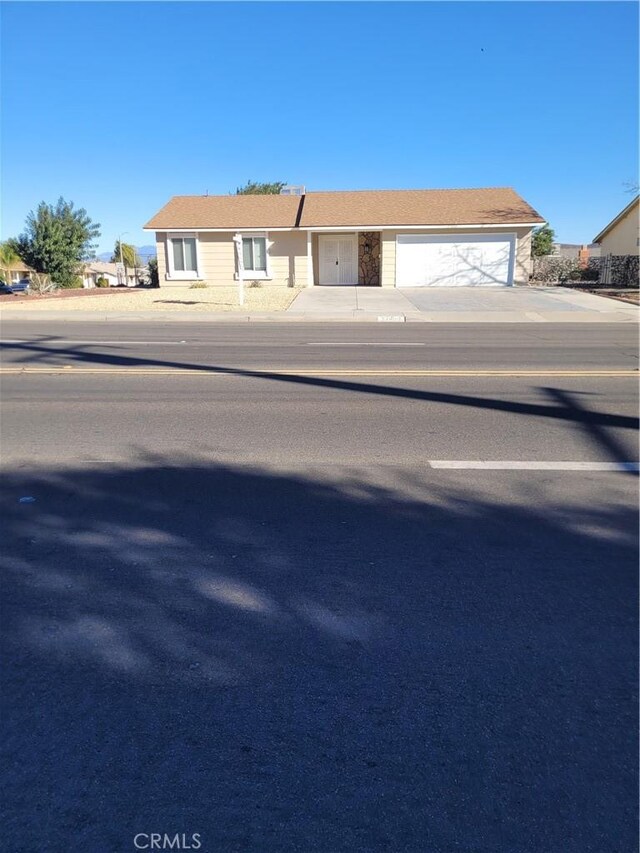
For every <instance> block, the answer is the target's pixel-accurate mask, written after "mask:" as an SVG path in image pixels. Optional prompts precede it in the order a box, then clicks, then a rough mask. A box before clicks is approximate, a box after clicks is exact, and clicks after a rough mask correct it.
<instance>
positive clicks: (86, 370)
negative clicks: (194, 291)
mask: <svg viewBox="0 0 640 853" xmlns="http://www.w3.org/2000/svg"><path fill="white" fill-rule="evenodd" d="M18 374H20V375H53V374H64V375H67V376H68V375H76V376H78V375H80V376H85V375H91V376H96V375H99V374H104V375H122V376H125V375H127V376H130V375H135V376H221V377H234V376H235V377H238V376H240V377H249V378H251V377H252V376H256V377H260V376H399V377H429V376H451V377H455V376H460V377H465V376H466V377H476V376H497V377H519V376H525V377H526V376H534V377H535V376H539V377H544V376H559V377H572V376H573V377H584V378H588V377H636V378H638V377H639V376H640V374H639V373H638V371H637V370H636V369H623V370H545V369H539V370H411V369H407V370H401V369H400V370H393V369H383V368H369V369H366V368H351V369H350V368H335V369H334V368H322V367H318V368H308V367H304V368H299V369H296V368H292V367H290V368H287V369H286V370H283V369H282V368H272V369H269V368H250V367H247V368H243V367H230V368H224V367H211V368H210V367H202V368H200V369H193V368H191V367H189V368H184V369H182V368H180V367H171V368H166V367H74V366H72V365H68V364H65V365H60V366H59V367H0V376H2V375H5V376H6V375H18Z"/></svg>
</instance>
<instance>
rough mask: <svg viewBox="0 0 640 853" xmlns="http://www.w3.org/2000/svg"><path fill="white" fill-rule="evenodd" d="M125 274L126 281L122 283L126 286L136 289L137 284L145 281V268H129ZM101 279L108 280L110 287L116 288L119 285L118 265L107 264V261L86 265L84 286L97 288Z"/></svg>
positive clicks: (83, 277)
mask: <svg viewBox="0 0 640 853" xmlns="http://www.w3.org/2000/svg"><path fill="white" fill-rule="evenodd" d="M125 272H126V276H125V277H124V279H125V280H124V281H123V282H122V283H123V284H126V285H127V287H135V286H136V285H137V284H140V283H141V282H142V281H143V279H144V275H143V273H144V269H143V267H138V268H137V269H135V270H134V269H133V268H131V267H127V268H126V269H125ZM99 278H106V279H107V281H108V282H109V286H110V287H115V286H116V285H117V284H118V274H117V272H116V265H115V264H109V263H106V262H105V261H90V262H89V263H87V264H85V266H84V270H83V272H82V284H83V286H84V287H96V281H97V280H98V279H99Z"/></svg>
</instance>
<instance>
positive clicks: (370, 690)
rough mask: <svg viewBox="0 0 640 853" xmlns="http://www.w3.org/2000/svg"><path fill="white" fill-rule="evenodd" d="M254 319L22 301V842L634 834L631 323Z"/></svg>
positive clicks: (420, 847) (536, 842) (10, 766)
mask: <svg viewBox="0 0 640 853" xmlns="http://www.w3.org/2000/svg"><path fill="white" fill-rule="evenodd" d="M248 325H249V324H247V325H245V326H235V325H227V324H220V325H215V326H214V325H213V324H209V325H206V324H198V325H193V326H192V325H191V324H188V325H186V324H183V323H180V324H177V323H176V324H163V325H162V326H160V325H156V324H153V325H152V324H148V325H146V326H142V325H137V324H134V323H130V322H128V323H126V324H125V323H123V324H120V325H116V324H113V323H109V324H96V325H94V326H84V325H83V324H80V323H73V324H68V325H66V326H64V327H60V328H58V327H52V326H51V325H50V324H49V325H48V326H47V328H46V330H45V329H44V328H42V329H39V328H38V326H37V325H36V324H35V323H34V322H33V321H31V322H29V324H28V326H27V324H24V325H22V326H21V324H17V323H16V324H13V323H12V324H9V323H6V324H4V325H3V339H4V344H3V374H2V376H1V379H2V415H3V417H2V463H3V468H4V473H3V489H2V516H1V518H2V528H3V531H2V535H3V539H2V541H3V543H4V546H3V554H2V564H3V574H4V579H5V583H4V587H3V589H4V592H3V597H2V625H3V637H4V653H3V660H4V674H3V684H2V688H3V689H2V694H1V697H2V701H3V722H4V727H5V732H6V737H5V745H4V748H3V759H2V764H3V768H4V774H5V777H6V778H5V792H6V794H5V797H4V802H3V806H4V810H5V818H4V820H3V836H2V837H3V849H7V850H11V851H25V853H26V851H29V853H31V851H35V850H38V851H41V850H42V851H44V850H46V851H60V853H63V851H64V853H68V851H75V850H82V851H133V850H135V849H136V847H135V845H134V837H135V836H136V834H137V833H146V834H150V833H152V832H155V833H161V834H162V833H167V834H169V835H170V836H171V837H173V836H175V834H176V833H178V834H181V833H184V834H185V837H186V840H188V839H189V837H190V836H191V835H192V834H193V833H198V834H199V836H200V840H201V845H202V846H201V848H200V849H202V850H204V851H210V853H218V851H260V853H262V851H275V853H278V852H279V851H304V853H306V851H320V853H340V852H341V851H376V853H377V851H389V853H396V851H407V853H418V851H437V853H440V851H474V853H475V851H478V853H479V851H483V853H485V851H487V853H488V851H492V852H493V851H500V853H502V851H504V853H514V851H526V853H538V851H540V853H556V851H563V853H565V851H566V853H573V851H576V853H585V851H598V853H606V852H607V851H625V853H627V851H632V850H635V849H637V832H636V828H637V824H636V810H637V788H636V784H637V772H636V771H637V735H636V708H637V705H636V685H637V668H636V660H637V648H636V638H637V579H636V575H637V485H638V478H637V472H636V471H634V470H630V469H628V467H626V466H625V465H623V464H622V463H629V462H637V461H638V451H637V379H636V377H635V376H634V374H633V371H634V370H635V368H636V367H637V340H636V332H635V330H631V329H629V328H627V327H623V328H621V327H620V326H616V327H615V328H614V327H606V326H602V325H598V326H597V327H587V328H585V326H581V327H580V328H575V327H571V326H566V327H558V326H553V327H550V326H526V327H523V326H522V325H520V326H518V327H508V326H493V327H484V328H477V329H474V330H472V329H471V328H470V327H468V326H467V327H465V328H463V329H460V328H457V327H451V328H446V327H442V326H439V327H437V328H434V327H433V326H430V327H428V328H427V327H418V328H416V327H409V326H386V325H383V324H378V325H376V326H364V325H363V324H358V325H354V326H350V325H348V324H340V325H339V326H337V325H336V326H324V327H320V326H317V327H316V326H311V325H310V324H300V325H295V326H294V325H288V326H286V327H285V326H275V325H271V324H265V325H264V326H261V325H260V324H256V325H251V327H250V328H247V326H248ZM181 341H186V343H181ZM25 370H26V372H25ZM442 371H457V374H456V375H442ZM497 371H498V372H499V375H496V372H497ZM438 372H440V375H436V374H437V373H438ZM479 463H481V464H484V465H486V466H488V467H484V468H483V467H480V468H478V467H474V466H477V465H478V464H479ZM441 465H445V466H446V465H449V466H456V465H459V466H461V467H444V468H443V467H440V466H441ZM500 465H506V466H507V470H495V468H496V467H498V468H499V466H500ZM25 499H28V500H25ZM143 840H144V839H142V837H140V838H139V842H140V841H143Z"/></svg>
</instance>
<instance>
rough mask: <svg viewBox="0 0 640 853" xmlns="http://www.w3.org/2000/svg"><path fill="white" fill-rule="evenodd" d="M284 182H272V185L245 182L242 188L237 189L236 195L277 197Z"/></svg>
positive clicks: (284, 184)
mask: <svg viewBox="0 0 640 853" xmlns="http://www.w3.org/2000/svg"><path fill="white" fill-rule="evenodd" d="M284 186H286V182H285V181H274V183H272V184H260V183H256V182H255V181H247V183H246V184H245V185H244V186H243V187H238V189H237V190H236V195H278V194H279V192H280V190H281V189H282V187H284Z"/></svg>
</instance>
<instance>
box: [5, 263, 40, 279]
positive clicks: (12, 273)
mask: <svg viewBox="0 0 640 853" xmlns="http://www.w3.org/2000/svg"><path fill="white" fill-rule="evenodd" d="M1 272H2V278H3V279H8V281H7V282H6V283H7V284H18V282H21V281H31V276H32V274H33V270H32V269H31V267H30V266H27V264H25V262H24V261H16V262H15V263H13V264H11V265H10V266H9V267H8V268H5V269H3V270H2V271H1Z"/></svg>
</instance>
